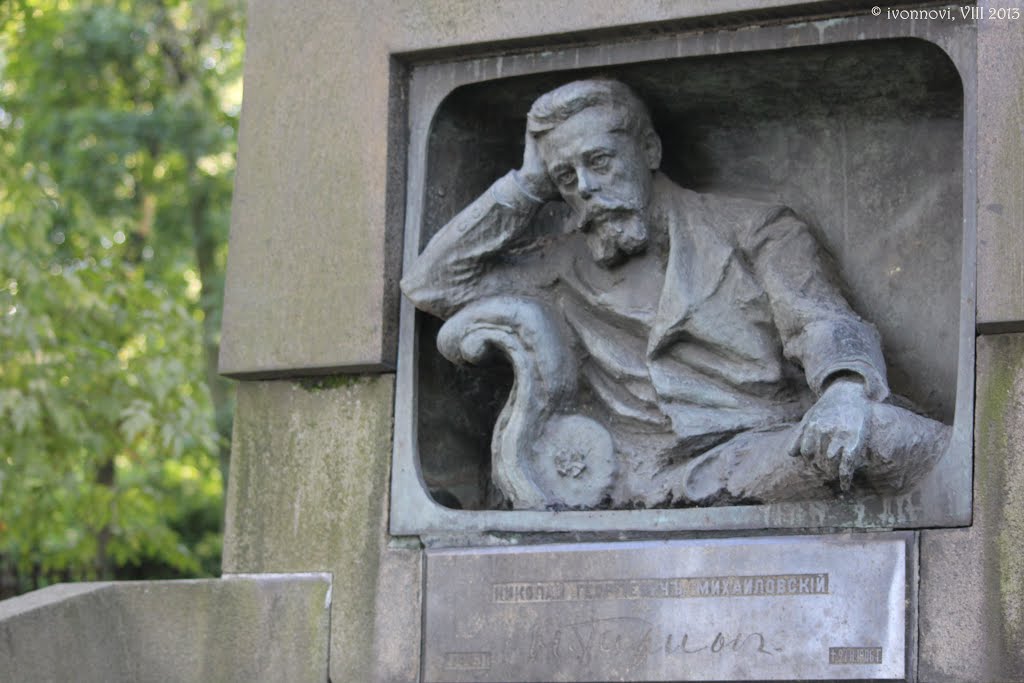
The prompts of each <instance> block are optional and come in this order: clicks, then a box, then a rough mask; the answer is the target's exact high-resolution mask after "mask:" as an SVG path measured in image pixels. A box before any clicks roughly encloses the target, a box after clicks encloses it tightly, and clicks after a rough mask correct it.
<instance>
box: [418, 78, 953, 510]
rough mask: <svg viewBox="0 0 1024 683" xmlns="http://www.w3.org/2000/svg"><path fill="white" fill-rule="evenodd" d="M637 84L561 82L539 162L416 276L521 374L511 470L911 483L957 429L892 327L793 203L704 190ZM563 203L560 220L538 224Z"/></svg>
mask: <svg viewBox="0 0 1024 683" xmlns="http://www.w3.org/2000/svg"><path fill="white" fill-rule="evenodd" d="M660 159H661V141H660V139H659V137H658V135H657V133H656V132H655V131H654V129H653V126H652V124H651V120H650V116H649V114H648V112H647V110H646V107H645V106H644V104H643V103H642V102H641V101H640V100H639V99H638V98H637V97H636V96H635V94H633V92H632V91H631V90H630V89H629V88H628V87H627V86H625V85H624V84H622V83H619V82H617V81H611V80H589V81H577V82H574V83H570V84H568V85H565V86H562V87H560V88H558V89H556V90H554V91H552V92H549V93H547V94H546V95H544V96H542V97H540V98H539V99H538V100H537V101H536V102H535V103H534V104H533V107H532V108H531V110H530V112H529V114H528V117H527V133H526V143H525V152H524V157H523V163H522V166H521V168H519V169H518V170H514V171H510V172H509V173H508V174H506V175H505V176H504V177H502V178H500V179H499V180H497V181H496V182H495V183H494V184H493V185H492V186H491V187H490V188H489V189H488V190H487V191H486V192H485V193H484V194H483V195H482V196H481V197H479V198H478V199H477V200H476V201H474V202H473V203H472V204H470V205H469V206H468V207H466V208H465V209H464V210H463V211H462V212H460V213H459V214H458V215H457V216H456V217H455V218H453V219H452V220H451V221H450V222H449V223H448V224H447V225H446V226H445V227H443V228H442V229H441V230H440V231H439V232H438V233H437V234H436V235H435V236H434V238H433V239H432V240H431V241H430V243H429V244H428V245H427V247H426V248H425V249H424V251H423V253H422V254H421V255H420V256H419V257H418V258H417V259H416V261H415V262H414V263H412V264H411V266H410V267H409V268H408V270H407V273H406V275H405V278H404V279H403V281H402V289H403V291H404V292H405V294H406V295H407V296H408V297H409V298H410V299H411V300H412V301H413V302H414V303H415V305H416V306H417V307H418V308H420V309H422V310H424V311H427V312H429V313H432V314H434V315H436V316H438V317H441V318H442V319H445V320H447V322H446V323H445V325H444V326H443V327H442V328H441V331H440V333H439V335H438V347H439V349H440V351H441V352H442V354H444V355H445V357H447V358H448V359H449V360H452V361H453V362H457V363H479V362H485V361H486V360H487V359H488V358H489V357H491V356H493V355H495V354H501V355H504V356H506V357H507V358H508V359H509V360H510V361H511V363H512V366H513V369H514V373H515V383H514V386H513V389H512V392H511V395H510V397H509V399H508V402H507V404H506V405H505V407H504V409H503V410H502V412H501V414H500V416H499V418H498V421H497V424H496V425H495V427H494V434H493V438H492V466H491V474H492V479H493V483H494V485H495V488H496V490H497V492H498V494H499V497H500V498H501V500H497V501H495V504H496V506H499V507H501V506H510V507H512V508H515V509H561V508H581V509H589V508H630V507H679V506H694V505H725V504H741V503H758V502H759V503H770V502H780V501H794V500H820V499H826V498H834V497H836V496H853V495H859V494H866V493H872V492H900V491H905V490H907V489H908V488H910V487H911V486H912V485H913V484H914V483H915V482H916V481H917V480H918V479H919V478H920V477H921V476H922V475H923V474H924V473H925V472H926V471H927V470H928V469H929V468H930V467H931V466H932V465H933V464H934V462H935V461H936V460H937V459H938V458H939V457H941V455H942V453H943V452H944V450H945V448H946V445H947V443H948V441H949V438H950V428H949V427H947V426H945V425H943V424H941V423H939V422H936V421H935V420H932V419H930V418H927V417H924V416H922V415H919V414H917V413H916V412H914V410H913V408H912V406H910V405H909V404H908V403H907V402H906V401H904V400H902V399H900V398H899V397H897V396H894V395H892V394H891V393H890V391H889V387H888V384H887V382H886V373H885V363H884V358H883V355H882V349H881V345H880V340H879V336H878V334H877V332H876V330H875V328H874V326H873V325H871V323H869V322H867V321H864V320H862V319H861V318H860V317H859V316H858V315H857V314H856V313H855V312H854V311H853V310H852V309H851V307H850V306H849V304H848V303H847V302H846V300H845V299H844V298H843V295H842V294H841V289H840V286H839V284H838V282H837V278H836V276H835V273H834V271H833V269H832V267H831V263H830V260H829V258H828V256H827V255H826V254H825V253H824V252H823V251H822V249H821V248H820V247H819V245H818V243H817V242H816V240H815V238H814V236H813V234H812V232H811V230H810V229H809V228H808V226H807V225H806V224H805V223H804V222H802V221H801V220H800V218H799V217H797V216H796V215H795V214H794V213H793V212H792V211H790V210H789V209H787V208H786V207H784V206H781V205H772V204H767V203H763V202H757V201H752V200H746V199H739V198H733V197H725V196H716V195H709V194H698V193H696V192H692V191H690V190H687V189H685V188H682V187H680V186H678V185H676V184H675V183H674V182H673V181H671V180H670V179H668V178H667V177H666V176H664V175H663V174H661V173H660V172H659V171H658V168H659V165H660ZM549 201H563V202H565V203H566V204H567V205H568V206H569V207H570V208H571V209H572V210H573V215H574V217H575V218H574V220H573V221H572V222H571V224H570V225H567V226H563V229H562V230H560V231H552V230H550V229H546V228H545V226H544V225H542V223H543V222H542V221H538V220H535V219H536V217H537V214H538V212H539V209H540V207H541V206H543V205H544V204H545V203H546V202H549Z"/></svg>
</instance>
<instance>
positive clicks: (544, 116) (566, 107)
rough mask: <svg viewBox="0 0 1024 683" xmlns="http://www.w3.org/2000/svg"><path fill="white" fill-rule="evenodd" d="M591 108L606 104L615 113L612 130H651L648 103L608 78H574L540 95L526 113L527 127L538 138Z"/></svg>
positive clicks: (652, 129)
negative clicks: (582, 79)
mask: <svg viewBox="0 0 1024 683" xmlns="http://www.w3.org/2000/svg"><path fill="white" fill-rule="evenodd" d="M590 107H605V108H607V109H610V110H611V111H612V112H614V113H615V114H616V115H617V116H618V117H619V120H618V121H617V123H616V124H615V127H614V128H613V130H623V131H626V132H628V133H631V134H633V135H637V136H640V135H643V134H645V133H647V131H652V132H653V131H654V126H653V125H652V124H651V115H650V113H649V112H648V111H647V105H645V104H644V103H643V101H642V100H641V99H640V98H639V97H637V96H636V93H634V92H633V91H632V89H630V87H629V86H628V85H626V84H625V83H620V82H619V81H614V80H612V79H610V78H593V79H589V80H584V81H573V82H572V83H566V84H565V85H563V86H561V87H558V88H555V89H554V90H552V91H551V92H549V93H546V94H544V95H541V96H540V97H539V98H537V101H536V102H534V103H533V106H532V107H530V113H528V114H527V115H526V129H527V130H528V131H529V132H530V134H531V135H533V136H534V137H535V138H540V137H542V136H543V135H544V134H545V133H547V132H549V131H550V130H551V129H553V128H555V127H557V126H558V125H560V124H562V123H564V122H565V121H567V120H568V119H569V118H570V117H572V116H575V115H576V114H578V113H580V112H581V111H583V110H584V109H589V108H590Z"/></svg>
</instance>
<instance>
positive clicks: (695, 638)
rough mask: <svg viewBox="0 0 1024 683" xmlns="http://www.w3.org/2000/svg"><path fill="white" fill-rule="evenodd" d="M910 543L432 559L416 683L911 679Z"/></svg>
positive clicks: (454, 553) (843, 540)
mask: <svg viewBox="0 0 1024 683" xmlns="http://www.w3.org/2000/svg"><path fill="white" fill-rule="evenodd" d="M906 543H907V537H906V536H904V535H892V534H890V535H886V534H857V535H846V536H813V537H812V536H793V537H782V538H778V537H776V538H745V539H726V540H702V541H648V542H638V543H603V544H577V545H543V546H528V547H518V548H486V549H483V548H472V549H459V550H430V551H428V552H427V579H426V614H425V622H424V629H425V632H424V650H423V652H424V663H423V666H424V671H423V680H424V681H425V682H426V683H443V682H451V683H466V682H469V681H474V682H476V681H480V682H483V681H503V682H506V683H518V682H543V681H551V682H554V681H592V682H593V681H751V680H822V679H827V680H844V679H862V680H863V679H897V680H902V679H903V678H904V676H905V671H906V657H905V636H906V602H905V599H906V588H907V581H906V551H907V548H906Z"/></svg>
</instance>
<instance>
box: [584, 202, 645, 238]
mask: <svg viewBox="0 0 1024 683" xmlns="http://www.w3.org/2000/svg"><path fill="white" fill-rule="evenodd" d="M639 210H640V207H638V206H636V204H635V202H631V201H628V200H625V199H618V198H615V197H602V196H595V197H592V198H591V199H590V200H589V201H588V202H587V205H586V207H584V211H583V213H582V214H581V215H580V220H579V230H581V231H582V232H589V231H590V230H591V228H593V224H594V223H595V222H597V221H600V220H601V219H603V218H607V217H608V216H612V215H615V214H629V213H636V212H637V211H639Z"/></svg>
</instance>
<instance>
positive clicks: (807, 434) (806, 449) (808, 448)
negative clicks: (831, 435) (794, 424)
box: [800, 424, 818, 458]
mask: <svg viewBox="0 0 1024 683" xmlns="http://www.w3.org/2000/svg"><path fill="white" fill-rule="evenodd" d="M817 442H818V430H817V429H816V428H815V427H814V426H813V425H811V424H806V425H804V428H803V434H802V435H801V436H800V453H801V454H802V455H803V456H804V457H805V458H813V457H814V454H815V453H816V452H817V450H818V443H817Z"/></svg>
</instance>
